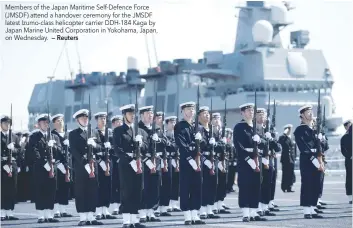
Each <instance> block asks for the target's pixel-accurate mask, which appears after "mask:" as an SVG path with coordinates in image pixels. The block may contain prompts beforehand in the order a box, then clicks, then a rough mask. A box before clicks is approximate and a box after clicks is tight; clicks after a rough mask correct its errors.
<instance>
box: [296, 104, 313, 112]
mask: <svg viewBox="0 0 353 228" xmlns="http://www.w3.org/2000/svg"><path fill="white" fill-rule="evenodd" d="M311 109H313V106H311V105H304V106H302V107H300V108H299V109H298V112H299V114H303V113H304V112H305V111H307V110H311Z"/></svg>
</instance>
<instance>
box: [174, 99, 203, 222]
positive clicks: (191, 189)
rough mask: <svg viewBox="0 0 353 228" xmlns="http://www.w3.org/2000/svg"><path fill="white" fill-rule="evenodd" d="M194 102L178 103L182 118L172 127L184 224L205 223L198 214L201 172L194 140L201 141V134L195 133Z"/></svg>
mask: <svg viewBox="0 0 353 228" xmlns="http://www.w3.org/2000/svg"><path fill="white" fill-rule="evenodd" d="M195 105H196V104H195V102H192V101H190V102H186V103H182V104H180V108H181V110H182V113H183V120H181V121H180V122H178V123H177V124H176V125H175V128H174V136H175V142H176V145H177V147H178V148H179V152H180V209H181V210H182V211H183V212H184V219H185V222H184V224H185V225H190V224H205V222H204V221H202V220H201V219H200V218H199V216H198V210H200V208H201V172H200V171H199V170H198V166H197V163H196V161H195V159H198V158H197V157H196V155H197V151H196V148H195V146H196V144H195V142H196V140H199V141H201V140H202V135H201V134H200V132H198V133H196V134H195V132H196V130H197V129H195V126H194V125H193V120H194V116H195Z"/></svg>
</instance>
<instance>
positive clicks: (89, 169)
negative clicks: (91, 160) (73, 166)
mask: <svg viewBox="0 0 353 228" xmlns="http://www.w3.org/2000/svg"><path fill="white" fill-rule="evenodd" d="M85 169H86V171H87V173H88V174H90V173H91V167H89V164H86V165H85Z"/></svg>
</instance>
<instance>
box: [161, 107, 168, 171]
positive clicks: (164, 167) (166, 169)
mask: <svg viewBox="0 0 353 228" xmlns="http://www.w3.org/2000/svg"><path fill="white" fill-rule="evenodd" d="M161 127H162V134H163V135H164V112H163V113H162V126H161ZM163 172H164V173H166V172H168V158H167V150H164V153H163Z"/></svg>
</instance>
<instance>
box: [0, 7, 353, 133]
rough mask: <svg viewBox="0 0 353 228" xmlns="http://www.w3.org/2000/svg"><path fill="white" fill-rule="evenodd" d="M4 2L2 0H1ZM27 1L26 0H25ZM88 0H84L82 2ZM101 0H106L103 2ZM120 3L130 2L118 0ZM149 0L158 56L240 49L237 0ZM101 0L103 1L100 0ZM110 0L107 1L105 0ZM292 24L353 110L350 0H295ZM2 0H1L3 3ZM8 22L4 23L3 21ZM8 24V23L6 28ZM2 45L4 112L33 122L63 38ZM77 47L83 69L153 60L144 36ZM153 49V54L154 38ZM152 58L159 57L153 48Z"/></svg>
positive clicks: (339, 101) (94, 40)
mask: <svg viewBox="0 0 353 228" xmlns="http://www.w3.org/2000/svg"><path fill="white" fill-rule="evenodd" d="M0 2H1V1H0ZM26 2H28V1H26ZM81 2H83V1H81ZM100 2H101V1H100ZM116 2H119V3H120V4H123V3H128V2H130V3H131V1H125V0H121V1H116ZM142 2H144V3H145V4H146V2H150V6H151V8H152V10H153V14H154V20H156V21H157V28H158V31H159V33H158V34H157V35H156V36H155V39H156V47H157V57H158V60H172V59H175V58H192V59H194V60H197V59H199V58H202V55H203V52H204V51H207V50H222V51H223V52H224V53H229V52H232V51H233V49H234V42H235V35H236V27H237V22H238V21H237V18H235V17H234V15H235V14H236V13H237V10H236V9H235V8H234V7H235V6H236V5H237V4H239V3H240V2H238V1H234V0H188V1H186V0H166V1H162V0H148V1H147V0H143V1H142V0H140V1H134V3H142ZM101 3H102V2H101ZM104 3H105V2H104ZM293 3H294V5H295V6H296V7H297V8H296V9H295V10H294V11H292V13H291V14H292V18H293V19H294V25H291V26H288V27H287V28H286V29H285V30H284V33H285V34H282V38H283V39H284V40H283V42H284V44H288V41H287V40H289V32H290V31H291V30H297V29H306V30H309V31H310V43H309V45H308V46H307V47H308V48H313V49H322V50H323V52H324V55H325V57H326V59H327V62H328V64H329V66H330V68H331V72H332V74H333V77H334V79H335V86H334V91H333V96H334V98H335V101H336V105H337V111H338V112H339V113H340V114H341V115H342V116H343V117H344V119H346V118H351V117H352V116H353V102H352V99H351V98H352V97H353V90H352V84H353V70H352V60H353V44H352V42H353V35H352V29H351V27H352V24H353V23H352V22H353V19H352V10H353V7H352V6H353V4H352V2H351V1H336V0H335V1H323V0H310V1H294V2H293ZM3 5H4V2H2V7H3ZM3 24H4V22H3V21H2V22H1V23H0V27H1V26H3ZM1 31H3V27H1ZM1 39H2V40H1V44H0V54H1V61H2V62H1V63H0V68H1V69H0V85H1V89H0V114H9V112H10V103H12V104H13V112H14V122H15V125H14V126H15V129H17V130H19V129H20V128H21V126H20V125H21V121H22V125H23V129H25V128H26V127H27V118H28V113H27V105H28V102H29V99H30V96H31V93H32V89H33V86H34V84H36V83H39V82H45V81H47V76H49V75H52V74H53V71H54V68H55V66H56V63H57V61H58V57H59V54H60V52H61V49H62V47H63V43H64V41H62V42H60V41H55V40H54V41H48V42H46V43H44V42H42V41H28V42H25V41H21V42H19V41H12V42H8V41H4V40H3V35H1ZM78 49H79V54H80V58H81V62H82V69H83V71H84V72H92V71H101V72H109V71H116V72H120V71H126V67H127V64H126V58H127V57H128V56H134V57H136V58H137V60H138V67H139V68H140V69H141V71H142V72H145V70H146V68H147V67H148V58H147V53H146V46H145V38H144V36H142V35H116V36H102V35H87V36H84V35H80V36H79V42H78ZM150 50H151V55H152V54H153V48H152V42H151V39H150ZM68 52H69V59H70V64H71V68H73V70H74V72H75V73H77V72H78V56H77V53H76V46H75V43H74V41H72V42H69V43H68ZM152 60H153V61H152V65H154V66H155V65H156V58H155V57H154V56H153V55H152ZM54 76H55V78H56V79H65V78H66V79H69V77H70V71H69V67H68V60H67V58H66V55H63V57H62V59H61V61H60V62H59V65H58V68H57V71H56V72H55V75H54Z"/></svg>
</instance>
